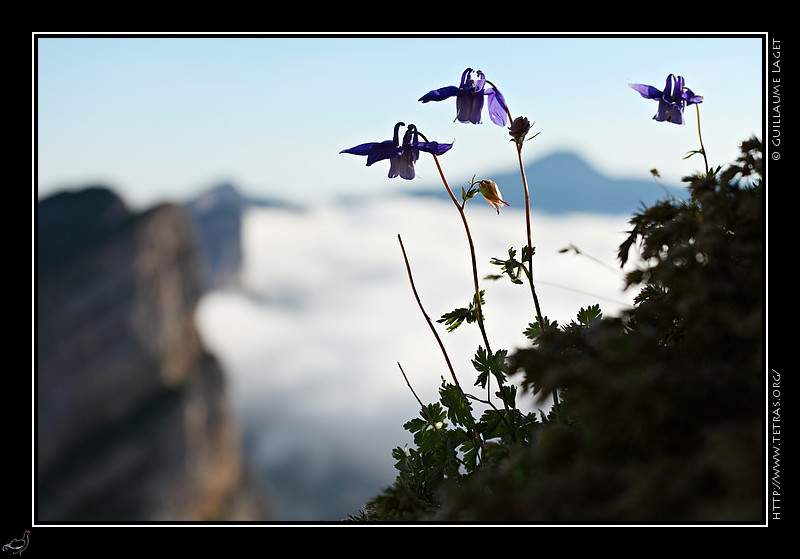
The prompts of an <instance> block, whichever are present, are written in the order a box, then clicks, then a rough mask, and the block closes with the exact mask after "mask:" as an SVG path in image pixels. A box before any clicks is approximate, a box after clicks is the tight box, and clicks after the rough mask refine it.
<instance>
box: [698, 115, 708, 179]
mask: <svg viewBox="0 0 800 559" xmlns="http://www.w3.org/2000/svg"><path fill="white" fill-rule="evenodd" d="M695 108H696V109H697V135H698V136H699V137H700V153H702V154H703V161H705V164H706V175H707V174H708V158H707V157H706V148H705V147H704V146H703V134H702V132H700V105H699V104H695Z"/></svg>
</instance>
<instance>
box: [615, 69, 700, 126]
mask: <svg viewBox="0 0 800 559" xmlns="http://www.w3.org/2000/svg"><path fill="white" fill-rule="evenodd" d="M683 83H684V81H683V76H678V77H677V78H676V77H675V75H674V74H670V75H669V76H667V83H666V85H665V86H664V91H659V90H658V89H656V88H655V87H653V86H652V85H644V84H641V83H630V84H628V85H629V86H630V87H632V88H633V89H634V90H636V91H638V92H639V94H641V96H642V97H644V98H645V99H656V100H657V101H658V112H656V116H654V117H653V119H654V120H657V121H660V122H663V121H666V122H674V123H675V124H683V123H684V122H683V109H685V108H686V105H693V104H695V103H702V102H703V97H702V96H700V95H695V94H694V92H692V90H691V89H689V88H688V87H684V85H683Z"/></svg>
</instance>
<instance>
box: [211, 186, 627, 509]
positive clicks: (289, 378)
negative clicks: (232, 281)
mask: <svg viewBox="0 0 800 559" xmlns="http://www.w3.org/2000/svg"><path fill="white" fill-rule="evenodd" d="M467 214H468V218H469V223H470V229H471V231H472V235H473V238H474V241H475V248H476V253H477V262H478V273H479V277H480V278H481V288H482V289H485V290H486V301H487V304H486V307H485V309H484V312H485V315H486V320H487V322H486V328H487V332H488V335H489V340H490V342H491V344H492V349H493V350H495V351H496V350H497V349H500V348H506V349H508V350H509V351H510V352H513V350H514V349H515V348H518V347H522V346H523V345H524V344H525V342H526V339H525V337H524V335H523V334H522V331H523V330H524V329H525V327H526V326H527V325H528V323H530V322H532V321H533V320H534V309H533V304H532V298H531V294H530V291H529V289H528V286H527V284H526V285H514V284H511V283H510V282H509V281H508V280H507V279H506V278H504V279H501V280H498V281H488V280H484V279H483V278H484V277H485V276H486V275H487V274H494V273H499V271H500V269H499V267H498V266H495V265H492V264H490V263H489V261H490V259H491V258H492V257H499V258H504V257H506V256H507V254H508V249H509V247H512V246H513V247H515V248H516V249H517V251H518V254H519V252H520V249H521V247H522V245H523V244H524V242H525V222H524V214H523V212H522V211H520V210H514V209H504V210H502V211H501V213H500V215H497V214H496V213H495V212H494V211H493V210H492V209H491V208H489V207H488V205H486V204H484V202H483V200H480V199H474V200H472V201H470V203H469V204H468V206H467ZM628 218H629V216H600V215H567V216H549V215H541V214H536V213H534V215H533V239H534V240H533V244H534V246H535V247H536V254H535V256H534V277H535V279H536V281H537V293H538V295H539V299H540V302H541V305H542V311H543V313H544V314H545V315H547V316H548V317H550V318H551V319H553V320H558V321H559V323H565V322H568V321H570V320H572V319H574V317H575V313H576V312H577V311H578V310H579V309H580V308H581V307H585V306H587V305H590V304H594V303H600V305H601V308H602V309H603V311H604V313H605V314H606V315H609V314H616V313H617V312H618V311H619V310H620V309H621V308H623V307H624V306H625V305H629V304H630V302H631V300H632V297H633V295H634V293H633V292H623V291H622V286H623V273H622V271H620V270H619V268H618V266H617V265H616V262H615V257H616V250H617V247H618V246H619V244H620V242H621V241H622V240H623V239H624V236H625V233H624V231H625V230H626V229H627V228H628V224H627V220H628ZM398 234H400V235H401V236H402V238H403V243H404V245H405V248H406V251H407V253H408V256H409V260H410V263H411V267H412V272H413V276H414V281H415V284H416V286H417V290H418V292H419V294H420V297H421V300H422V303H423V305H424V306H425V310H426V311H427V313H428V315H429V316H430V317H431V319H432V320H434V321H435V320H436V319H437V318H439V317H440V316H441V315H442V314H444V313H445V312H447V311H450V310H453V309H454V308H456V307H462V306H465V305H466V304H467V303H468V302H469V301H470V300H471V297H472V293H473V291H472V289H473V287H472V275H471V264H470V256H469V250H468V245H467V241H466V235H465V232H464V228H463V225H462V222H461V219H460V217H459V215H458V212H457V211H456V209H455V208H454V207H453V205H452V203H450V202H439V201H431V200H419V199H413V198H409V199H393V200H381V201H375V202H369V203H363V204H353V205H349V206H344V205H324V206H320V207H317V208H314V209H312V210H310V211H308V212H306V213H293V212H286V211H283V210H271V209H258V210H252V211H251V212H250V213H249V214H248V215H247V216H246V220H245V223H244V226H243V239H244V270H243V278H242V279H243V283H244V285H245V293H241V292H221V291H218V292H212V293H210V294H208V295H207V296H206V297H205V298H204V299H203V301H202V302H201V306H200V308H199V310H198V322H199V325H200V329H201V331H202V334H203V336H204V338H205V340H206V343H207V345H208V346H209V348H210V349H211V350H212V351H213V352H214V353H215V354H216V355H217V356H218V357H219V358H220V360H221V361H222V363H223V366H224V367H225V369H226V370H227V372H228V375H229V377H230V390H231V395H232V398H233V401H234V403H235V405H236V406H237V409H238V410H239V411H240V413H241V417H242V419H241V421H242V422H243V424H244V427H245V430H246V432H247V433H248V439H249V440H250V441H251V442H252V449H253V452H254V454H255V460H256V461H257V462H259V463H260V466H261V467H263V468H264V469H265V470H266V471H267V472H269V471H270V468H271V467H275V468H277V465H278V464H283V463H284V462H285V461H286V460H288V459H289V458H290V457H293V458H292V459H293V460H295V459H296V462H295V466H294V468H295V473H296V474H297V476H298V478H302V481H297V483H306V484H321V483H335V482H333V481H331V480H330V476H332V475H333V474H332V473H331V472H330V470H329V468H333V467H334V466H335V465H336V464H341V461H343V460H344V461H345V464H346V465H347V467H349V468H352V469H353V470H354V471H353V473H354V475H355V476H356V477H358V476H361V477H363V479H364V480H365V483H364V485H363V486H361V487H356V488H352V489H351V490H350V491H349V494H348V495H345V496H339V498H340V500H343V501H347V503H346V504H343V505H342V504H340V505H339V506H348V507H350V508H349V509H347V510H341V511H340V512H339V513H338V514H339V518H343V517H345V516H346V514H347V513H348V512H351V513H355V512H357V510H358V508H359V507H360V506H361V505H362V504H363V503H364V501H365V500H366V499H367V498H369V497H371V496H374V495H376V494H377V493H378V491H379V490H380V488H381V487H382V486H385V485H389V484H390V483H391V482H392V481H393V479H394V476H395V471H394V468H393V460H392V458H391V449H392V448H393V447H395V446H402V445H403V444H405V443H410V442H411V438H410V436H409V435H408V433H406V432H405V431H404V430H403V429H402V425H403V423H405V422H406V421H407V420H409V419H411V418H413V417H416V416H417V414H418V412H419V409H418V405H417V403H416V400H415V399H414V397H413V395H412V394H411V392H410V391H409V389H408V386H407V385H406V383H405V381H404V379H403V377H402V375H401V373H400V370H399V368H398V366H397V363H398V362H400V363H401V364H402V366H403V369H404V370H405V372H406V374H407V375H408V377H409V380H410V382H411V383H412V385H413V386H414V389H415V391H416V392H417V394H418V395H419V397H420V398H421V399H422V400H423V401H424V402H425V403H428V402H432V401H435V400H436V399H437V388H438V386H439V384H440V382H441V377H442V376H445V377H447V379H448V380H449V373H448V370H447V368H446V366H445V362H444V359H443V357H442V354H441V352H440V350H439V347H438V345H437V343H436V340H435V338H434V337H433V335H432V334H431V332H430V330H429V328H428V326H427V324H426V322H425V320H424V318H423V316H422V314H421V313H420V310H419V308H418V306H417V304H416V301H415V299H414V297H413V294H412V291H411V287H410V284H409V281H408V275H407V273H406V269H405V266H404V263H403V257H402V252H401V250H400V245H399V243H398V240H397V235H398ZM569 245H574V246H576V247H578V248H579V249H580V250H581V252H582V253H584V254H585V255H587V256H584V255H576V254H575V253H574V252H567V253H560V252H559V250H560V249H562V248H565V247H567V246H569ZM590 257H591V258H590ZM594 258H596V259H599V260H601V261H602V262H603V263H605V265H604V264H600V263H598V262H596V261H595V260H594ZM436 327H437V330H438V332H439V334H440V336H441V337H442V340H443V342H444V344H445V347H446V349H447V351H448V354H449V356H450V359H451V361H452V362H453V365H454V367H455V370H456V374H457V375H458V376H459V382H460V383H461V384H462V385H464V386H472V384H473V383H474V379H475V376H474V375H475V372H474V369H473V368H472V366H471V364H470V360H471V358H472V357H473V355H474V353H475V350H476V349H477V347H478V345H480V344H481V343H482V341H481V338H480V334H479V331H478V329H477V327H475V326H474V325H463V326H461V327H460V328H459V329H458V330H456V331H455V332H452V333H448V332H446V330H445V328H444V327H443V326H442V325H439V324H436ZM476 389H477V388H476ZM526 402H527V405H529V406H530V405H533V404H532V400H531V399H528V400H526ZM359 472H361V473H359ZM362 473H363V475H362ZM283 489H286V487H284V488H283ZM276 491H278V492H280V491H279V490H277V489H276ZM348 499H349V501H348ZM277 500H280V498H277ZM287 501H293V503H292V504H291V505H290V504H286V503H285V504H284V505H285V507H286V509H287V510H284V511H283V512H280V513H279V514H280V515H282V517H283V518H284V519H288V520H317V519H320V518H321V517H322V516H323V515H324V514H325V513H324V512H322V510H323V509H324V505H323V504H320V503H314V502H313V499H312V498H309V499H308V501H307V502H301V501H303V499H302V498H300V497H299V496H296V497H294V498H292V497H288V498H287ZM301 505H302V506H301ZM315 507H316V508H315ZM292 515H295V517H291V516H292ZM329 519H330V518H329ZM334 519H335V518H334Z"/></svg>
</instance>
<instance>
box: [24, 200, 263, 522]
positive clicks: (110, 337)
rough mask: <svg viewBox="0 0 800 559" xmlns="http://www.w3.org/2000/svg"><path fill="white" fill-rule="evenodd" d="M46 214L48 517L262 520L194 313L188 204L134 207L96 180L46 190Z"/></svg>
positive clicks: (40, 345)
mask: <svg viewBox="0 0 800 559" xmlns="http://www.w3.org/2000/svg"><path fill="white" fill-rule="evenodd" d="M37 222H38V226H37V236H38V237H37V245H38V247H37V248H38V255H37V262H38V269H37V302H36V305H37V316H36V319H37V373H36V394H37V402H36V404H37V409H36V420H37V441H36V443H37V453H36V474H37V488H36V489H37V490H36V506H37V510H36V517H37V519H38V520H41V521H51V520H54V521H64V520H69V521H94V520H114V521H137V520H152V521H171V520H182V521H193V520H210V519H254V518H257V519H261V518H262V516H261V515H262V514H263V509H262V508H261V507H260V503H258V502H255V501H248V500H246V499H242V495H243V494H247V495H252V494H253V493H252V492H250V491H247V490H243V487H244V485H245V484H246V481H245V479H244V478H245V476H244V473H243V472H244V470H245V468H244V465H243V463H242V459H241V452H240V449H239V438H238V432H237V428H236V425H235V424H234V422H233V421H232V415H231V413H230V412H229V410H228V404H227V401H226V395H225V378H224V374H223V372H222V371H221V369H220V367H219V365H218V363H217V361H216V360H215V358H214V357H213V356H212V355H210V354H209V353H208V352H207V351H206V349H205V348H204V347H203V344H202V342H201V340H200V338H199V336H198V332H197V330H196V328H195V324H194V316H193V315H194V310H195V306H196V304H197V302H198V300H199V298H200V296H201V294H202V292H203V289H204V285H203V282H204V273H205V272H204V262H203V259H202V256H201V253H200V250H199V248H198V241H197V236H196V232H195V228H194V225H193V222H192V220H191V218H190V217H189V216H188V215H187V213H186V211H185V210H183V209H182V208H180V207H177V206H174V205H162V206H158V207H155V208H153V209H151V210H149V211H147V212H145V213H142V214H132V213H131V212H129V211H128V210H127V209H126V208H125V205H124V204H123V202H122V201H121V200H120V199H119V198H118V197H117V196H116V195H114V194H113V193H112V192H110V191H109V190H106V189H102V188H96V189H87V190H84V191H81V192H78V193H62V194H59V195H56V196H53V197H51V198H48V199H46V200H43V201H42V202H40V203H39V207H38V213H37Z"/></svg>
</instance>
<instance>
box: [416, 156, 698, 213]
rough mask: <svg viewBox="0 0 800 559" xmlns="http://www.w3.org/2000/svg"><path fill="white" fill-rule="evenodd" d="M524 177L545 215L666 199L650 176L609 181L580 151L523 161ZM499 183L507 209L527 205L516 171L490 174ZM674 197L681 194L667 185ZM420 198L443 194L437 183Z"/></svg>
mask: <svg viewBox="0 0 800 559" xmlns="http://www.w3.org/2000/svg"><path fill="white" fill-rule="evenodd" d="M525 176H526V178H527V180H528V189H529V191H530V197H531V207H532V208H534V209H535V210H538V211H543V212H546V213H553V214H559V213H571V212H584V213H602V214H613V215H619V214H632V213H634V212H635V211H637V210H638V209H639V208H640V207H641V205H642V204H643V203H644V204H648V205H649V204H652V203H655V202H657V201H658V200H662V199H664V198H665V197H666V194H665V192H664V190H663V189H662V187H661V186H659V185H658V184H657V183H656V182H655V181H654V180H651V179H640V178H632V179H612V178H609V177H607V176H605V175H603V174H602V173H600V172H599V171H597V170H596V169H595V168H593V167H592V166H591V165H590V164H589V163H587V162H586V160H584V159H583V158H582V157H581V156H580V155H578V154H576V153H574V152H572V151H567V150H560V151H555V152H553V153H550V154H549V155H546V156H544V157H542V158H541V159H538V160H536V161H534V162H532V163H527V164H526V168H525ZM491 178H492V180H494V181H495V182H496V183H497V184H498V186H499V187H500V191H501V192H502V194H503V199H504V200H505V201H506V202H508V203H509V204H510V205H511V207H512V208H513V207H517V208H521V207H524V205H525V196H524V191H523V188H522V179H521V177H520V174H519V171H518V170H516V169H514V170H511V171H509V172H501V173H495V174H493V175H492V177H491ZM670 190H671V191H672V192H673V195H674V196H676V197H683V196H684V192H683V191H682V190H680V189H677V188H671V189H670ZM413 194H414V195H418V196H431V195H433V196H437V197H439V196H442V197H446V196H447V194H446V192H445V191H444V189H442V188H439V187H426V188H424V189H419V190H416V191H414V192H413Z"/></svg>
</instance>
